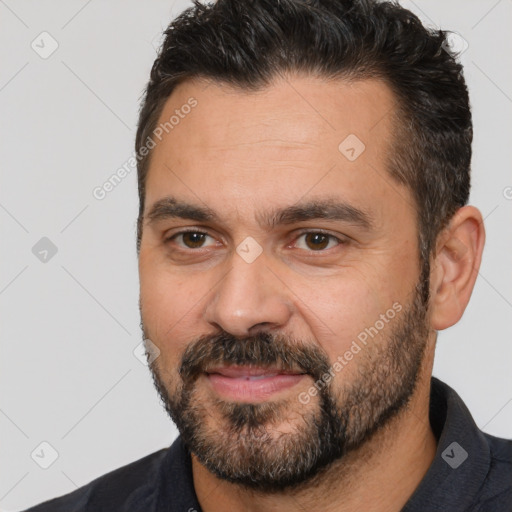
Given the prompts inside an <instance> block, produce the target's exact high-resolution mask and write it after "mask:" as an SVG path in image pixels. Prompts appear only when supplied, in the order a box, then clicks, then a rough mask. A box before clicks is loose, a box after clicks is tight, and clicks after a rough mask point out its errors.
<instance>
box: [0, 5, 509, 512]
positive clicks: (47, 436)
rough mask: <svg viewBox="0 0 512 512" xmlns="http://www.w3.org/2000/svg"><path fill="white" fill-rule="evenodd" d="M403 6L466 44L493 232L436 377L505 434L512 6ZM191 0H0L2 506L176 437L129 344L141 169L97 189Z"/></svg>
mask: <svg viewBox="0 0 512 512" xmlns="http://www.w3.org/2000/svg"><path fill="white" fill-rule="evenodd" d="M402 3H403V4H404V5H405V6H406V7H408V8H410V9H412V10H413V11H414V12H416V13H418V14H419V15H420V16H421V18H422V19H423V20H424V21H426V22H427V23H428V24H429V25H431V26H441V27H443V28H446V29H451V30H454V31H456V32H458V33H460V34H461V35H462V36H463V38H464V39H465V40H466V41H467V42H468V44H469V46H468V48H467V50H466V51H465V52H464V53H463V54H462V57H461V59H462V62H463V64H464V65H465V67H466V78H467V81H468V84H469V88H470V94H471V98H472V105H473V114H474V124H475V144H474V159H473V191H472V197H471V203H472V204H474V205H476V206H477V207H478V208H480V210H481V211H482V213H483V215H484V217H485V225H486V228H487V244H486V249H485V251H484V260H483V265H482V268H481V272H480V276H479V278H478V280H477V283H476V288H475V291H474V293H473V296H472V299H471V302H470V304H469V307H468V308H467V310H466V313H465V315H464V317H463V319H462V320H461V322H460V323H459V324H457V325H456V326H454V327H452V328H450V329H448V330H446V331H443V332H441V333H440V336H439V343H438V348H437V354H436V357H437V359H436V363H435V369H434V374H435V375H436V376H438V377H440V378H442V379H444V380H445V381H446V382H447V383H449V384H450V385H451V386H453V387H454V388H455V389H456V390H457V391H458V392H459V394H460V395H461V396H462V397H463V399H464V400H465V401H466V403H467V405H468V407H469V408H470V410H471V411H472V413H473V415H474V418H475V421H476V423H477V424H478V425H479V426H480V427H482V428H484V429H485V430H486V431H487V432H490V433H493V434H495V435H500V436H504V437H509V436H510V435H511V434H510V426H511V425H512V377H511V371H510V367H511V365H510V363H511V361H512V344H511V342H510V341H511V339H512V336H511V335H512V324H511V322H510V316H511V314H512V275H511V261H510V253H511V252H512V251H511V249H512V230H511V229H510V225H511V223H510V220H511V219H510V217H511V215H510V214H511V210H512V200H510V198H511V197H512V188H510V187H512V175H511V173H510V164H511V161H512V154H511V147H512V145H511V144H510V133H511V130H510V128H511V126H510V125H511V121H512V116H511V110H512V100H511V96H512V89H511V75H512V68H511V67H510V65H509V64H510V62H509V60H510V55H511V54H512V52H511V50H512V48H511V46H512V38H511V35H510V30H509V20H510V19H511V15H512V2H511V0H500V1H496V0H489V1H487V0H479V1H475V0H473V1H468V0H458V1H454V0H451V1H450V2H449V3H448V2H445V1H440V0H439V1H432V0H429V1H426V0H423V1H419V0H415V2H411V1H404V2H402ZM187 5H188V3H187V2H182V1H180V2H178V1H177V2H174V3H172V2H169V1H165V2H164V1H155V0H153V1H152V2H135V1H133V0H132V1H129V2H128V1H126V0H114V1H110V2H106V1H102V0H89V1H85V2H84V1H75V0H73V1H70V0H66V1H64V0H62V1H51V2H50V1H47V2H37V1H35V0H32V1H19V0H5V1H4V0H0V23H1V28H0V34H1V35H0V37H1V44H0V62H1V69H0V119H1V130H2V132H1V135H0V140H1V159H0V169H1V172H2V178H1V179H2V181H1V183H2V186H1V188H0V221H1V230H2V231H1V239H2V257H1V265H0V307H1V314H2V324H1V325H2V330H1V358H0V365H1V366H0V378H1V390H2V393H1V397H0V432H1V439H2V443H1V446H0V456H1V464H0V471H1V473H0V507H1V508H2V510H19V509H21V508H24V507H27V506H29V505H31V504H34V503H36V502H39V501H42V500H44V499H48V498H50V497H54V496H57V495H60V494H64V493H68V492H70V491H72V490H74V489H75V488H76V487H77V486H81V485H83V484H85V483H87V482H89V481H90V480H92V479H93V478H96V477H97V476H99V475H101V474H103V473H105V472H107V471H110V470H112V469H114V468H116V467H119V466H121V465H124V464H127V463H129V462H131V461H133V460H136V459H138V458H140V457H142V456H144V455H146V454H149V453H151V452H153V451H155V450H158V449H160V448H163V447H166V446H168V445H169V444H170V443H171V442H172V440H173V439H174V438H175V436H176V430H175V428H174V425H173V424H172V423H171V421H170V420H169V419H168V418H167V416H166V414H165V412H164V411H163V409H162V408H161V406H160V404H159V401H158V397H157V394H156V391H154V389H153V386H152V382H151V379H150V375H149V372H148V370H147V368H146V367H145V366H144V365H143V364H142V363H141V362H139V360H138V359H137V358H136V357H135V356H134V354H133V350H134V349H135V347H136V346H137V345H138V344H139V342H140V330H139V312H138V305H137V304H138V303H137V301H138V277H137V261H136V253H135V219H136V214H137V193H136V176H135V171H133V172H132V173H130V174H129V175H128V176H127V177H126V178H125V179H124V180H123V182H122V183H121V184H119V185H118V186H117V187H116V188H115V189H114V190H113V191H112V192H110V193H109V194H108V195H107V196H106V197H105V199H103V200H101V201H100V200H97V199H95V198H94V197H93V195H92V191H93V189H94V188H95V187H97V186H100V185H101V184H102V183H103V182H104V181H105V180H107V179H108V178H109V176H111V175H112V174H113V173H114V172H115V171H116V170H117V169H118V168H119V167H121V166H122V165H123V164H124V163H125V162H126V161H127V160H128V158H129V157H130V156H131V155H132V153H133V140H134V136H135V126H136V119H137V111H138V101H139V98H140V95H141V93H142V90H143V87H144V85H145V83H146V81H147V79H148V76H149V70H150V68H151V65H152V62H153V60H154V58H155V52H156V50H155V47H156V46H157V44H158V42H159V41H160V34H161V32H162V30H163V29H164V28H165V27H166V26H167V24H168V22H169V21H170V19H171V18H172V17H173V16H174V15H175V14H177V13H178V12H180V11H181V10H182V9H183V8H184V7H185V6H187ZM43 31H47V32H49V33H50V34H51V36H52V37H53V38H54V39H55V40H56V41H57V42H58V45H59V47H58V49H57V50H56V51H55V53H53V54H52V55H51V56H50V57H48V58H47V59H43V58H41V57H40V56H39V55H38V54H37V53H36V52H35V51H34V50H33V49H32V47H31V43H32V41H33V40H36V43H37V42H38V41H39V45H40V46H42V45H43V43H41V42H40V38H38V36H39V34H40V33H41V32H43ZM45 41H46V42H45V43H44V48H45V51H46V50H48V49H49V48H50V41H49V40H48V39H46V40H45ZM507 187H508V188H507ZM42 237H47V238H49V239H50V240H51V241H52V243H53V244H54V245H55V246H56V247H57V253H56V254H55V255H54V256H53V257H50V256H51V253H49V254H48V256H47V260H48V261H47V262H42V261H40V260H39V259H38V258H37V257H36V256H35V255H34V254H33V252H32V248H33V246H34V245H35V244H36V243H37V242H38V241H39V240H40V239H41V238H42ZM43 243H44V242H43ZM43 249H44V247H43ZM43 441H46V442H48V443H50V445H51V446H53V447H54V449H55V450H56V451H57V452H58V454H59V456H58V458H57V460H56V461H55V462H54V463H53V464H52V465H51V466H50V467H49V468H48V469H42V468H41V467H39V465H38V464H36V462H35V461H34V460H33V459H32V458H31V453H32V452H33V451H34V450H35V449H36V448H37V450H36V455H35V456H34V458H35V459H36V460H38V461H39V463H44V462H45V459H46V462H48V461H49V459H48V457H51V450H49V449H48V448H45V447H44V446H43V447H40V443H41V442H43ZM38 447H39V448H38ZM37 454H39V459H38V457H37Z"/></svg>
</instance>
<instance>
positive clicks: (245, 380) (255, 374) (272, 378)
mask: <svg viewBox="0 0 512 512" xmlns="http://www.w3.org/2000/svg"><path fill="white" fill-rule="evenodd" d="M205 375H206V378H207V380H208V382H209V384H210V387H211V389H212V390H213V392H214V393H216V394H217V395H220V396H221V397H222V398H224V399H229V400H233V401H238V402H261V401H265V400H267V399H269V398H270V397H272V396H274V395H277V394H282V393H284V392H286V391H289V390H290V388H292V387H294V386H295V385H296V384H298V383H299V382H300V381H301V380H302V379H304V378H305V377H306V374H305V373H304V372H302V371H300V370H295V371H293V370H281V369H279V368H265V367H257V366H219V367H215V368H210V369H208V370H207V371H206V372H205Z"/></svg>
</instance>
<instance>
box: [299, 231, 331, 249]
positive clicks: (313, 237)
mask: <svg viewBox="0 0 512 512" xmlns="http://www.w3.org/2000/svg"><path fill="white" fill-rule="evenodd" d="M305 241H306V245H307V246H308V248H309V249H312V250H313V251H317V250H319V249H325V248H326V247H327V246H328V245H329V236H328V235H324V234H323V233H308V234H306V238H305Z"/></svg>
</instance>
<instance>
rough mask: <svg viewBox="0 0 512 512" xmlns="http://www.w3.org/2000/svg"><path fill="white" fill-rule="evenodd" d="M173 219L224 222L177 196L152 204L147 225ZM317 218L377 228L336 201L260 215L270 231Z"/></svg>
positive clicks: (366, 216)
mask: <svg viewBox="0 0 512 512" xmlns="http://www.w3.org/2000/svg"><path fill="white" fill-rule="evenodd" d="M172 218H180V219H188V220H194V221H196V222H219V220H220V219H219V216H218V215H217V214H216V213H215V211H214V210H212V209H210V208H208V207H206V206H198V205H193V204H190V203H187V202H184V201H180V200H178V199H176V198H174V197H164V198H162V199H159V200H158V201H156V202H155V203H154V204H153V205H152V207H151V209H150V211H149V213H148V215H147V219H148V220H147V223H148V224H155V223H157V222H159V221H162V220H167V219H172ZM317 219H323V220H333V221H342V222H347V223H349V224H354V225H356V226H359V227H361V228H363V229H365V230H367V231H371V230H372V229H374V226H375V223H374V220H373V218H372V216H371V215H370V214H369V212H367V211H364V210H362V209H360V208H356V207H355V206H352V205H350V204H348V203H346V202H342V201H340V200H339V199H334V198H326V199H317V200H313V201H308V202H304V203H298V204H295V205H292V206H287V207H285V208H277V209H274V210H272V211H270V212H268V213H264V214H259V215H257V220H258V222H259V224H260V225H263V226H268V227H269V228H274V227H275V226H279V225H288V224H295V223H298V222H304V221H308V220H317Z"/></svg>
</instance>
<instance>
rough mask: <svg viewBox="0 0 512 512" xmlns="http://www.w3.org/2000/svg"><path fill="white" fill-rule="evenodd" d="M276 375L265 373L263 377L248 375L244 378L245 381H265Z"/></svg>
mask: <svg viewBox="0 0 512 512" xmlns="http://www.w3.org/2000/svg"><path fill="white" fill-rule="evenodd" d="M276 375H277V373H266V374H264V375H250V376H249V375H248V376H247V377H245V380H261V379H265V378H267V377H275V376H276Z"/></svg>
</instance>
